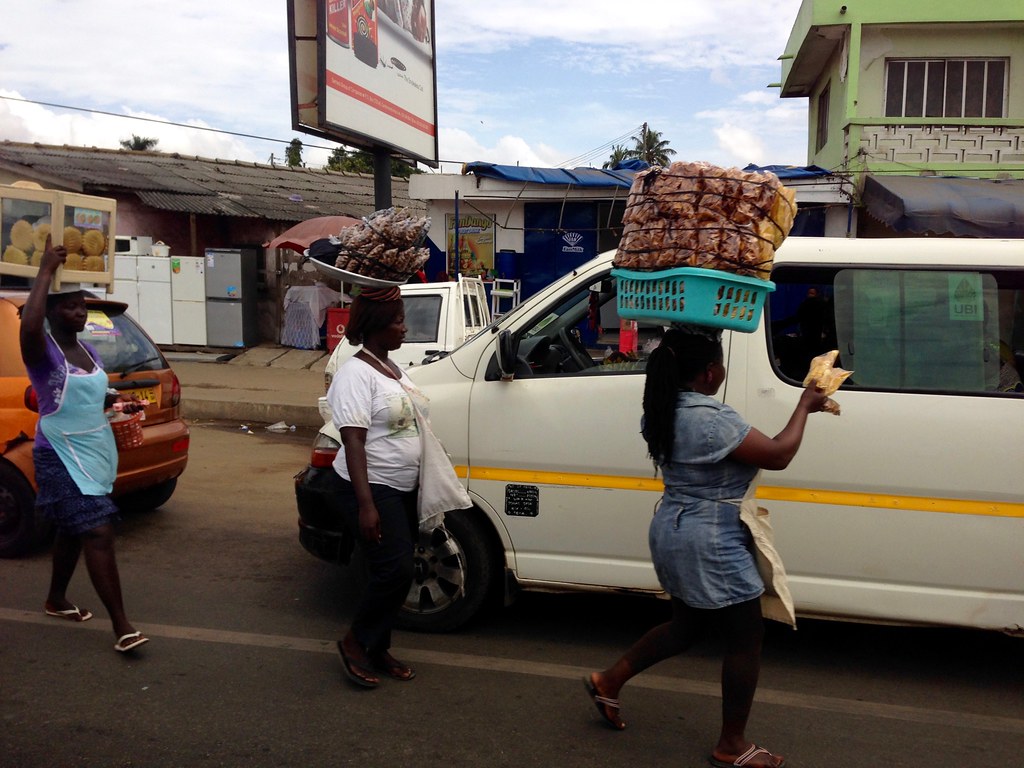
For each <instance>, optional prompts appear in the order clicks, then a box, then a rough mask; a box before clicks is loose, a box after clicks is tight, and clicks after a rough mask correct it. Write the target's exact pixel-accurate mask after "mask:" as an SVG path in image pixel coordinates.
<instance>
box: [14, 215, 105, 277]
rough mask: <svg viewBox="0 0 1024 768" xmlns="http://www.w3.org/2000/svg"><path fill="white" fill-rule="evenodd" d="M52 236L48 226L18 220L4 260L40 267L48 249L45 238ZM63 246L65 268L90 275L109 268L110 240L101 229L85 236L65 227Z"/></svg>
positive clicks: (86, 232)
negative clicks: (107, 266) (107, 257)
mask: <svg viewBox="0 0 1024 768" xmlns="http://www.w3.org/2000/svg"><path fill="white" fill-rule="evenodd" d="M52 235H53V232H52V228H51V226H50V225H49V224H47V223H38V222H37V223H36V224H35V225H33V224H31V223H30V222H29V221H28V219H19V220H18V221H16V222H14V224H13V225H12V226H11V233H10V244H9V245H8V246H7V247H6V248H5V249H4V252H3V256H2V259H3V261H6V262H8V263H10V264H22V265H29V266H33V267H38V266H39V262H40V260H41V259H42V257H43V252H44V251H45V250H46V238H47V237H48V236H50V237H52ZM64 247H65V249H67V252H68V258H67V261H66V262H65V264H64V266H65V268H66V269H78V270H87V271H90V272H102V271H103V270H104V269H106V261H105V260H104V258H103V254H104V253H105V252H106V250H107V238H106V236H105V235H104V234H103V233H102V232H100V231H99V230H97V229H88V230H86V231H85V233H84V234H83V233H82V231H81V230H80V229H78V227H71V226H68V227H64Z"/></svg>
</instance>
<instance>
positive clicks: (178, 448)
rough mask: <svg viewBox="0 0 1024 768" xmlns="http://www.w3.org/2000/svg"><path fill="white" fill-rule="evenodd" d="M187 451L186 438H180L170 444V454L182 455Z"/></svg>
mask: <svg viewBox="0 0 1024 768" xmlns="http://www.w3.org/2000/svg"><path fill="white" fill-rule="evenodd" d="M187 450H188V438H187V437H182V438H180V439H179V440H175V441H174V442H173V443H171V453H184V452H185V451H187Z"/></svg>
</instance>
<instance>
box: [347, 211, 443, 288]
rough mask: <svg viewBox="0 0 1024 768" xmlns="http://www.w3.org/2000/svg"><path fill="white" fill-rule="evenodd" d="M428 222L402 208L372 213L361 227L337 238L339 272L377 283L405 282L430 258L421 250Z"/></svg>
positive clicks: (428, 227) (425, 251)
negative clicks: (362, 277)
mask: <svg viewBox="0 0 1024 768" xmlns="http://www.w3.org/2000/svg"><path fill="white" fill-rule="evenodd" d="M429 229H430V219H429V218H428V217H426V216H416V215H414V214H412V213H411V212H409V210H408V209H405V208H386V209H384V210H380V211H374V212H373V213H372V214H370V215H369V216H367V217H366V218H364V219H363V221H362V224H359V225H356V226H353V227H347V228H345V229H343V230H342V231H341V234H339V235H338V236H337V238H336V239H337V240H338V241H339V250H340V252H339V254H338V260H337V262H336V264H335V266H337V267H338V268H339V269H344V270H345V271H347V272H354V273H356V274H359V275H363V276H364V277H372V278H376V279H379V280H392V281H402V282H404V281H405V280H408V279H409V278H410V277H411V276H412V275H413V274H415V273H416V271H417V270H419V269H421V268H422V267H423V265H424V264H426V263H427V259H428V258H430V249H429V248H425V247H422V244H423V241H424V240H425V239H426V236H427V231H428V230H429Z"/></svg>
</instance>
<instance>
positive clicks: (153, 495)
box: [114, 477, 178, 513]
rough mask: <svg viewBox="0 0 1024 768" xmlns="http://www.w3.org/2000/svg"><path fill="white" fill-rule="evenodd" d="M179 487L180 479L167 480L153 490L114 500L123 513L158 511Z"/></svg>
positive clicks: (147, 489) (128, 494) (126, 495)
mask: <svg viewBox="0 0 1024 768" xmlns="http://www.w3.org/2000/svg"><path fill="white" fill-rule="evenodd" d="M177 485H178V478H176V477H172V478H171V479H170V480H165V481H164V482H162V483H159V484H158V485H154V486H153V487H151V488H144V489H143V490H141V491H134V492H132V493H126V494H125V495H124V496H118V497H117V498H115V499H114V502H115V503H116V504H117V507H118V509H120V510H121V511H122V512H128V513H135V512H148V511H149V510H151V509H156V508H157V507H160V506H163V505H164V504H166V503H167V502H168V501H169V500H170V498H171V496H172V495H173V494H174V489H175V488H176V487H177Z"/></svg>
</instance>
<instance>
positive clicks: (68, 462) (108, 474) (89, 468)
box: [39, 347, 117, 496]
mask: <svg viewBox="0 0 1024 768" xmlns="http://www.w3.org/2000/svg"><path fill="white" fill-rule="evenodd" d="M83 349H84V347H83ZM87 353H88V351H87ZM90 357H91V355H90ZM93 365H94V368H93V371H92V373H86V374H79V375H74V376H72V375H71V371H70V369H69V366H68V361H67V359H66V358H65V360H64V367H65V369H66V375H65V377H64V391H63V392H61V396H60V400H59V402H58V404H57V409H56V410H55V411H54V412H53V413H48V414H46V415H45V416H40V417H39V428H40V429H41V430H42V432H43V434H44V435H46V439H47V440H49V441H50V445H51V446H53V450H54V451H56V452H57V456H59V457H60V460H61V462H63V464H64V467H65V468H66V469H67V471H68V474H69V475H71V478H72V479H73V480H74V481H75V485H77V486H78V490H80V491H81V492H82V494H83V495H85V496H105V495H106V494H108V493H110V490H111V489H112V488H113V486H114V478H115V477H116V476H117V445H116V444H115V443H114V433H113V432H112V431H111V429H110V424H109V423H108V422H107V417H106V415H105V414H104V413H103V401H104V397H105V396H106V393H107V387H108V386H109V384H108V381H109V379H108V378H107V373H106V371H104V370H103V368H101V367H100V365H99V363H97V362H96V361H95V360H93Z"/></svg>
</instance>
